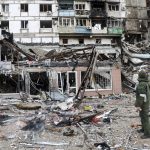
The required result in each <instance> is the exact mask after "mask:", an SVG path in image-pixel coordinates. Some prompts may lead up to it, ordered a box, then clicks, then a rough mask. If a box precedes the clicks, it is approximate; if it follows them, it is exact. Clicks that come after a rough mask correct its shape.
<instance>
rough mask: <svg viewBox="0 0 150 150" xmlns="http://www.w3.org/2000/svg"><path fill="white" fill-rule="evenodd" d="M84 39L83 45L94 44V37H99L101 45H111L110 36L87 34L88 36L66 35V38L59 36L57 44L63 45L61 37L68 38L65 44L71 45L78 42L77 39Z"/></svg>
mask: <svg viewBox="0 0 150 150" xmlns="http://www.w3.org/2000/svg"><path fill="white" fill-rule="evenodd" d="M82 38H83V39H84V44H85V45H88V44H96V39H101V43H100V44H102V45H111V40H112V38H113V37H112V38H111V37H109V38H105V37H101V38H100V37H93V36H91V37H90V36H89V38H86V37H76V38H73V37H66V38H61V37H60V42H59V44H60V45H64V44H63V42H62V41H63V39H68V44H66V45H72V44H79V39H82Z"/></svg>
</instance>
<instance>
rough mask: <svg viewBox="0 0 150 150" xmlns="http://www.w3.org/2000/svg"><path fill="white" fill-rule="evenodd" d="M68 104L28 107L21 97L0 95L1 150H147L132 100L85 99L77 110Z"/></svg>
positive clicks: (40, 103)
mask: <svg viewBox="0 0 150 150" xmlns="http://www.w3.org/2000/svg"><path fill="white" fill-rule="evenodd" d="M68 99H69V100H68ZM68 99H66V100H65V101H64V102H62V101H57V103H56V101H52V100H49V104H48V103H47V101H46V100H45V101H43V100H42V99H40V100H39V99H38V100H34V101H35V102H32V104H31V102H30V101H26V102H22V100H21V97H20V95H19V94H18V95H17V94H16V95H15V94H14V95H13V94H12V95H11V94H5V95H3V94H2V95H0V126H1V128H0V149H7V150H12V149H19V150H25V149H33V150H34V149H44V150H58V149H59V150H60V149H61V150H71V149H72V150H78V149H81V150H87V149H92V150H93V149H102V150H113V149H114V150H130V149H131V150H132V149H134V150H135V149H137V150H144V149H150V144H149V143H150V142H149V141H150V139H141V138H140V136H141V133H138V130H140V128H141V126H140V120H139V116H138V113H137V112H136V109H135V107H134V102H135V95H133V94H122V95H110V96H108V97H104V98H88V97H87V98H83V99H82V102H81V103H80V105H79V107H78V108H76V107H74V105H73V104H74V103H75V101H74V99H73V98H72V97H70V98H68ZM37 101H38V102H37Z"/></svg>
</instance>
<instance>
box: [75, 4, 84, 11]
mask: <svg viewBox="0 0 150 150" xmlns="http://www.w3.org/2000/svg"><path fill="white" fill-rule="evenodd" d="M75 8H76V10H85V4H76V5H75Z"/></svg>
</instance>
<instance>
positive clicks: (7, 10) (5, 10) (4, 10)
mask: <svg viewBox="0 0 150 150" xmlns="http://www.w3.org/2000/svg"><path fill="white" fill-rule="evenodd" d="M2 11H3V12H9V4H2Z"/></svg>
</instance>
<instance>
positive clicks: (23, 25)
mask: <svg viewBox="0 0 150 150" xmlns="http://www.w3.org/2000/svg"><path fill="white" fill-rule="evenodd" d="M27 28H28V21H26V20H23V21H21V29H27Z"/></svg>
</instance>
